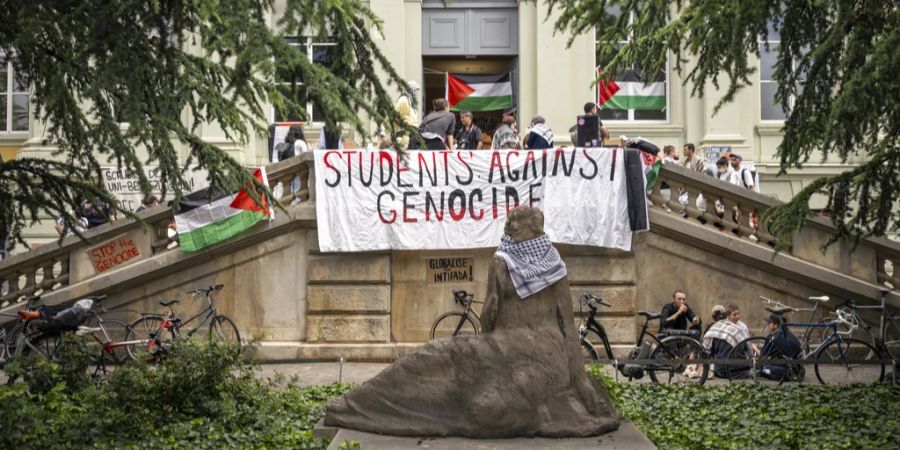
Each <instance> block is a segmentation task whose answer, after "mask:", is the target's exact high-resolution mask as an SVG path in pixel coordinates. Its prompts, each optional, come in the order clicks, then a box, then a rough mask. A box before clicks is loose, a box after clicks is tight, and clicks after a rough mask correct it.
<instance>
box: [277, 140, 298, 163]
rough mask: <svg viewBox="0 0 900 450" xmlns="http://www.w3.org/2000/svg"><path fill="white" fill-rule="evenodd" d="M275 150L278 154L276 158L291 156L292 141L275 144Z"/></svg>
mask: <svg viewBox="0 0 900 450" xmlns="http://www.w3.org/2000/svg"><path fill="white" fill-rule="evenodd" d="M275 151H276V152H277V154H278V160H279V161H284V160H286V159H288V158H290V157H293V156H294V154H295V152H294V143H293V142H279V143H278V145H276V146H275Z"/></svg>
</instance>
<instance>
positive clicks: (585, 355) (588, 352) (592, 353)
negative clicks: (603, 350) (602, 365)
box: [581, 339, 600, 364]
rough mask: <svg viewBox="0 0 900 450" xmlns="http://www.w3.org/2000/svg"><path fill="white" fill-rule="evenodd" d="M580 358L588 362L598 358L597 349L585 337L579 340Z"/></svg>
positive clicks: (591, 362)
mask: <svg viewBox="0 0 900 450" xmlns="http://www.w3.org/2000/svg"><path fill="white" fill-rule="evenodd" d="M581 359H582V360H583V361H587V362H588V364H594V363H596V362H597V361H599V360H600V356H599V355H598V354H597V349H595V348H594V345H593V344H591V343H590V342H588V340H587V339H583V340H582V341H581Z"/></svg>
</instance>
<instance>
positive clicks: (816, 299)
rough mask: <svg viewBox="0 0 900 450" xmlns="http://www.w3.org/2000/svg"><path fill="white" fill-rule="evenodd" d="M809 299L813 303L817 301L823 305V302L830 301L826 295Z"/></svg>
mask: <svg viewBox="0 0 900 450" xmlns="http://www.w3.org/2000/svg"><path fill="white" fill-rule="evenodd" d="M809 299H810V300H815V301H817V302H822V303H825V302H827V301H828V300H831V298H830V297H828V296H827V295H822V296H819V297H809Z"/></svg>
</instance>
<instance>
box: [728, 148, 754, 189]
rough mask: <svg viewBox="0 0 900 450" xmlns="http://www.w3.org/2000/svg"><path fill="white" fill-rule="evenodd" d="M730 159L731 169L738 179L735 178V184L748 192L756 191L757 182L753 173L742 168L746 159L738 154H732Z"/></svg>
mask: <svg viewBox="0 0 900 450" xmlns="http://www.w3.org/2000/svg"><path fill="white" fill-rule="evenodd" d="M729 158H730V160H731V168H732V169H733V170H734V173H735V174H736V177H734V178H733V180H734V181H733V182H734V184H735V185H737V186H741V187H743V188H744V189H747V190H751V191H756V182H755V180H754V176H753V172H752V171H751V170H750V169H747V168H746V167H741V162H742V161H743V160H744V158H742V157H741V155H738V154H737V153H732V154H731V156H730V157H729Z"/></svg>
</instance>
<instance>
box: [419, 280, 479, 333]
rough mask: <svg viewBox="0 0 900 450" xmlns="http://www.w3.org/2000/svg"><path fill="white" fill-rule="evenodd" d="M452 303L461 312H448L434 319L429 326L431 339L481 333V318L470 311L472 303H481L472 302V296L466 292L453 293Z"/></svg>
mask: <svg viewBox="0 0 900 450" xmlns="http://www.w3.org/2000/svg"><path fill="white" fill-rule="evenodd" d="M453 301H454V302H455V303H459V304H460V305H462V307H463V311H462V312H459V311H448V312H445V313H443V314H441V315H440V316H438V318H437V319H435V321H434V323H433V324H432V325H431V339H432V340H434V339H441V338H445V337H452V336H459V335H463V336H474V335H476V334H478V333H479V332H481V318H479V317H478V314H477V313H476V312H475V310H473V309H472V303H483V302H478V301H475V300H474V296H473V295H472V294H470V293H468V292H466V291H453Z"/></svg>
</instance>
